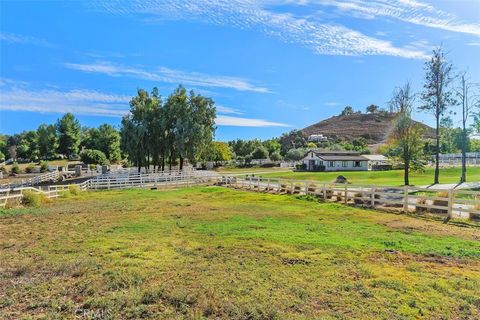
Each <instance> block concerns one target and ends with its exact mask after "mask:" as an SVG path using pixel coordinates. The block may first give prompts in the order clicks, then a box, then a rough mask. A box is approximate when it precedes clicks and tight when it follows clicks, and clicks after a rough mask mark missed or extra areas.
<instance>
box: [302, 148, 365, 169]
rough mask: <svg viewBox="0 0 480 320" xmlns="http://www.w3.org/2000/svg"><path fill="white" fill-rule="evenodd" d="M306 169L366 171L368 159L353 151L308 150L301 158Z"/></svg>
mask: <svg viewBox="0 0 480 320" xmlns="http://www.w3.org/2000/svg"><path fill="white" fill-rule="evenodd" d="M302 163H303V164H304V165H305V168H306V170H308V171H322V170H319V169H318V168H319V167H322V166H323V167H325V170H324V171H367V170H368V159H367V158H365V157H363V156H361V155H360V153H358V152H355V151H318V150H310V151H308V152H307V153H306V154H305V157H304V158H303V159H302Z"/></svg>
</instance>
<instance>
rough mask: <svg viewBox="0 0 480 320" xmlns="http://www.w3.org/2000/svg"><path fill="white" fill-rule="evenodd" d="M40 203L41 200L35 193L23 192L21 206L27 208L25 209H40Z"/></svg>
mask: <svg viewBox="0 0 480 320" xmlns="http://www.w3.org/2000/svg"><path fill="white" fill-rule="evenodd" d="M41 203H42V198H41V197H40V194H38V193H35V192H33V191H30V190H25V191H24V192H23V196H22V204H23V205H25V206H27V207H35V208H38V207H40V204H41Z"/></svg>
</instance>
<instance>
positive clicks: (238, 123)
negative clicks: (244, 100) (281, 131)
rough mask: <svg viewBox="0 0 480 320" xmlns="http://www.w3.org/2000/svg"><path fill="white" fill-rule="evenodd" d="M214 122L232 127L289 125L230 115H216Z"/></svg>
mask: <svg viewBox="0 0 480 320" xmlns="http://www.w3.org/2000/svg"><path fill="white" fill-rule="evenodd" d="M215 123H216V124H217V125H219V126H233V127H290V125H288V124H285V123H279V122H272V121H267V120H263V119H249V118H240V117H231V116H222V115H219V116H217V119H216V120H215Z"/></svg>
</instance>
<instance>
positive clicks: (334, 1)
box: [304, 0, 480, 36]
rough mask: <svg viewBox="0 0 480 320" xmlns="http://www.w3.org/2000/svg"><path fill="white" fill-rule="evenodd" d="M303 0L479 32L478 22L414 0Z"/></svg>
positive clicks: (365, 14) (475, 7)
mask: <svg viewBox="0 0 480 320" xmlns="http://www.w3.org/2000/svg"><path fill="white" fill-rule="evenodd" d="M472 3H473V7H472V10H478V3H475V1H472ZM304 4H317V5H324V6H333V7H335V8H337V9H339V10H340V11H344V12H348V13H349V14H351V15H353V16H355V17H357V18H365V19H375V18H378V17H386V18H391V19H395V20H399V21H403V22H407V23H411V24H415V25H420V26H424V27H429V28H435V29H441V30H446V31H451V32H458V33H466V34H472V35H475V36H480V24H479V23H465V22H463V21H461V20H460V19H459V18H458V17H456V16H455V15H453V14H451V13H447V12H444V11H442V10H438V9H436V8H435V7H434V6H433V5H431V4H428V3H425V2H421V1H416V0H398V1H391V0H310V1H306V3H304Z"/></svg>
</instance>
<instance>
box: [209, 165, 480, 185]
mask: <svg viewBox="0 0 480 320" xmlns="http://www.w3.org/2000/svg"><path fill="white" fill-rule="evenodd" d="M218 172H219V173H221V174H225V175H227V174H242V173H245V174H247V173H254V174H256V175H259V176H262V177H265V178H283V179H298V180H315V181H319V182H333V181H335V179H336V178H337V177H338V176H339V175H343V176H345V177H346V178H347V179H348V181H349V182H350V183H353V184H371V185H372V184H373V185H379V186H400V185H403V171H402V170H390V171H357V172H354V171H339V172H293V171H292V170H286V169H283V168H282V169H280V168H255V169H253V170H252V168H244V169H221V170H219V171H218ZM433 174H434V169H433V168H426V169H425V171H424V172H412V173H411V175H410V183H411V184H412V185H417V186H420V185H430V184H431V183H432V181H433ZM460 174H461V169H460V168H459V167H453V168H442V169H440V183H458V181H459V180H460ZM467 181H468V182H474V181H480V167H468V168H467Z"/></svg>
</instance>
